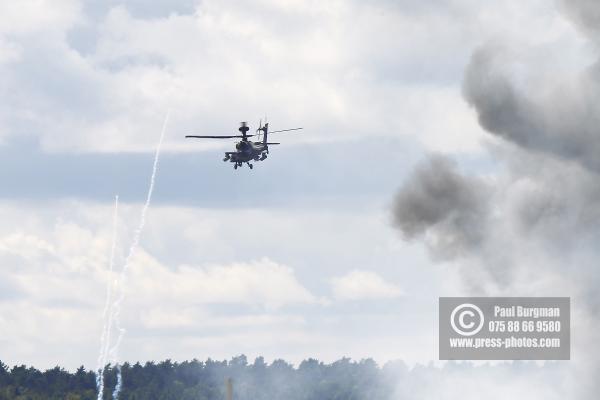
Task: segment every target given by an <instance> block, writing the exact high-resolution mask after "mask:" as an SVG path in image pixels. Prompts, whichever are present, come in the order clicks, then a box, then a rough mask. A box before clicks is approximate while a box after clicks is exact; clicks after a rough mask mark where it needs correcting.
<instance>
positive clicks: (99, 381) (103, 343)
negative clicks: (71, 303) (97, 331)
mask: <svg viewBox="0 0 600 400" xmlns="http://www.w3.org/2000/svg"><path fill="white" fill-rule="evenodd" d="M118 212H119V196H118V195H117V196H115V210H114V213H113V227H112V245H111V249H110V259H109V260H110V261H109V264H108V280H107V282H106V301H105V303H104V311H103V312H102V318H103V320H104V325H103V326H102V334H101V336H100V353H99V354H98V364H97V366H96V371H97V375H96V388H97V389H98V400H102V397H103V395H104V367H105V366H106V357H107V355H108V346H109V344H110V331H111V325H112V324H111V322H112V319H111V318H110V316H109V307H110V303H111V299H112V286H113V283H114V282H113V280H112V272H113V269H114V265H115V252H116V248H117V222H118Z"/></svg>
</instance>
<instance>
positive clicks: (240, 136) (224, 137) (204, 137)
mask: <svg viewBox="0 0 600 400" xmlns="http://www.w3.org/2000/svg"><path fill="white" fill-rule="evenodd" d="M251 136H256V135H246V136H244V135H231V136H198V135H186V136H185V137H186V138H198V139H233V138H244V137H251Z"/></svg>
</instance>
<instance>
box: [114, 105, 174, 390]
mask: <svg viewBox="0 0 600 400" xmlns="http://www.w3.org/2000/svg"><path fill="white" fill-rule="evenodd" d="M170 114H171V111H170V110H169V111H168V112H167V115H166V117H165V120H164V122H163V126H162V130H161V133H160V139H159V141H158V146H157V147H156V153H155V155H154V165H153V167H152V175H151V177H150V185H149V187H148V195H147V196H146V202H145V203H144V206H143V208H142V212H141V215H140V223H139V225H138V228H137V229H136V230H135V232H134V234H133V240H132V242H131V246H130V247H129V252H128V253H127V257H126V258H125V262H124V264H123V269H122V270H121V274H120V275H119V286H118V291H119V297H118V298H117V299H116V300H115V301H114V303H113V304H112V306H111V311H112V312H111V317H110V320H112V321H114V323H115V327H116V329H117V331H118V332H119V336H118V337H117V341H116V342H115V345H114V346H113V347H112V348H111V349H110V358H111V363H112V362H114V363H115V366H116V369H117V384H116V386H115V390H114V392H113V398H114V399H115V400H116V399H118V398H119V393H120V392H121V387H122V383H123V381H122V375H121V365H120V364H119V363H118V352H119V346H120V345H121V342H122V341H123V337H124V336H125V329H124V328H123V327H122V326H121V323H120V320H119V317H120V315H121V304H122V303H123V300H124V299H125V286H126V283H127V282H126V279H127V271H128V269H129V263H130V261H131V257H132V256H133V255H134V253H135V250H136V249H137V247H138V245H139V242H140V237H141V235H142V231H143V230H144V226H145V225H146V213H147V212H148V208H149V207H150V202H151V200H152V193H153V192H154V183H155V180H156V172H157V171H158V160H159V157H160V150H161V147H162V143H163V140H164V137H165V131H166V128H167V123H168V121H169V115H170Z"/></svg>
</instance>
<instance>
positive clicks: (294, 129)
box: [269, 128, 304, 133]
mask: <svg viewBox="0 0 600 400" xmlns="http://www.w3.org/2000/svg"><path fill="white" fill-rule="evenodd" d="M300 129H304V128H292V129H281V130H279V131H271V132H269V133H278V132H289V131H298V130H300Z"/></svg>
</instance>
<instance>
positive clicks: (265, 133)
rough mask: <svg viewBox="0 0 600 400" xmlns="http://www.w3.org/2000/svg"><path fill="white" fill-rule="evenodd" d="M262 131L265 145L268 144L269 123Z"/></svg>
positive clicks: (266, 123)
mask: <svg viewBox="0 0 600 400" xmlns="http://www.w3.org/2000/svg"><path fill="white" fill-rule="evenodd" d="M261 129H262V132H263V144H267V141H268V140H267V136H269V123H268V122H265V125H264V126H263V127H262V128H261Z"/></svg>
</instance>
